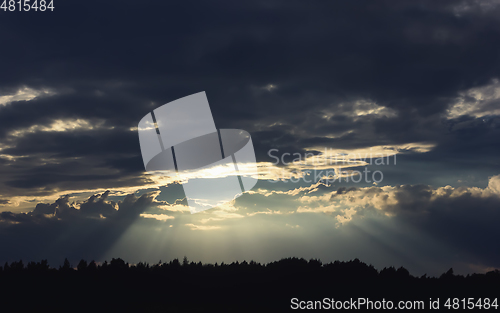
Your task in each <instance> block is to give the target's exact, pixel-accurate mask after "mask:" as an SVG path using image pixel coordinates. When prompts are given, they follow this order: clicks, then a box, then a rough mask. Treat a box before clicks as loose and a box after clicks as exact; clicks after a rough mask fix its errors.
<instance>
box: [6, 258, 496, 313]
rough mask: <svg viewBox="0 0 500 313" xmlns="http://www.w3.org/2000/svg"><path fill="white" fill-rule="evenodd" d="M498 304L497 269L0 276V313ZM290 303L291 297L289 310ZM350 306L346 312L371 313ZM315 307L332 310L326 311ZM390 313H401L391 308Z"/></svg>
mask: <svg viewBox="0 0 500 313" xmlns="http://www.w3.org/2000/svg"><path fill="white" fill-rule="evenodd" d="M498 297H500V272H499V271H498V270H497V271H493V272H489V273H487V274H473V275H469V276H466V277H464V276H457V275H453V271H452V270H450V271H448V272H447V273H445V274H443V275H441V276H440V277H438V278H434V277H432V278H431V277H426V276H422V277H413V276H411V275H410V273H409V272H408V271H407V270H406V269H404V268H399V269H395V268H392V267H391V268H385V269H383V270H381V271H377V270H376V269H375V268H373V267H372V266H369V265H366V264H364V263H362V262H360V261H359V260H357V259H356V260H353V261H349V262H338V261H336V262H334V263H328V264H322V263H321V262H319V261H317V260H310V261H306V260H304V259H297V258H289V259H283V260H280V261H277V262H273V263H269V264H267V265H261V264H258V263H255V262H250V263H247V262H242V263H232V264H220V265H217V264H216V265H213V264H201V263H192V262H191V263H189V262H187V260H186V259H185V260H184V261H183V262H179V261H178V260H173V261H171V262H169V263H159V264H155V265H148V264H143V263H139V264H137V265H129V264H127V263H125V262H124V261H123V260H121V259H113V260H111V262H110V263H107V262H105V263H104V264H102V265H96V264H95V263H94V262H91V263H89V264H87V262H85V261H81V262H80V264H78V267H77V268H76V269H73V268H71V266H70V264H69V262H67V261H66V262H65V265H64V266H63V267H60V268H59V269H53V268H49V265H48V264H47V262H46V261H42V262H37V263H35V262H30V263H29V264H27V265H24V264H23V263H22V262H14V263H11V264H6V265H5V266H3V267H2V268H1V271H0V312H41V311H44V312H45V311H46V312H104V311H107V312H282V311H297V310H292V307H297V306H298V305H301V306H302V307H303V308H306V307H308V305H309V308H311V307H312V306H313V305H316V308H319V305H320V303H323V302H324V301H326V302H328V301H330V300H331V299H332V298H333V299H334V300H335V301H338V300H342V301H357V300H358V298H368V299H369V300H370V301H373V302H374V304H373V305H374V306H376V305H377V304H379V305H380V304H381V303H382V301H383V300H384V299H385V301H389V300H390V301H392V302H393V305H394V306H397V305H398V301H405V304H407V305H412V306H415V305H416V304H415V302H413V301H415V300H419V301H423V305H424V307H423V308H421V309H420V310H419V311H421V312H428V311H438V310H437V309H434V310H431V309H430V303H429V301H430V298H431V300H433V301H435V300H436V299H438V298H439V301H440V302H439V308H440V310H439V311H450V312H458V311H464V310H463V307H462V306H463V305H465V306H467V305H468V306H469V307H470V306H471V305H472V304H471V303H470V301H469V298H474V300H473V303H474V308H473V309H470V310H467V311H468V312H484V311H486V312H489V311H493V312H495V311H499V310H500V307H498V308H495V306H491V305H490V306H488V307H489V308H488V309H485V308H486V306H485V305H483V304H484V303H485V302H489V303H490V304H493V305H494V302H493V301H494V299H495V298H498ZM292 298H297V299H296V300H294V301H295V303H296V304H293V303H292ZM325 298H326V300H324V299H325ZM351 298H353V300H351ZM448 298H452V299H453V298H457V299H459V301H460V302H459V306H460V307H459V308H458V309H448V308H447V307H446V306H445V302H446V300H447V299H448ZM485 298H488V299H489V300H484V299H485ZM462 299H465V300H462ZM478 299H482V300H481V303H478V302H477V301H478ZM299 301H304V302H301V303H299ZM307 301H316V302H307ZM376 301H379V302H378V303H375V302H376ZM451 301H453V300H451ZM497 301H498V300H497ZM462 302H464V303H465V304H463V303H462ZM356 304H357V307H355V308H352V309H351V310H349V311H357V310H361V309H365V310H368V311H375V310H374V309H373V308H370V307H368V306H366V305H365V306H363V307H361V306H360V305H359V303H358V302H356ZM450 304H453V302H450ZM478 304H481V305H482V308H479V307H478V306H477V305H478ZM367 305H368V304H367ZM388 305H389V304H388V303H387V302H386V306H388ZM434 305H436V304H435V302H434ZM322 308H323V309H324V310H325V311H331V310H332V309H331V308H330V309H328V305H323V306H322ZM452 308H453V307H452ZM47 309H50V311H47ZM308 311H309V310H308ZM334 311H340V310H334ZM377 311H381V310H377ZM382 311H383V310H382ZM390 311H393V312H402V310H398V309H396V308H394V309H393V310H390Z"/></svg>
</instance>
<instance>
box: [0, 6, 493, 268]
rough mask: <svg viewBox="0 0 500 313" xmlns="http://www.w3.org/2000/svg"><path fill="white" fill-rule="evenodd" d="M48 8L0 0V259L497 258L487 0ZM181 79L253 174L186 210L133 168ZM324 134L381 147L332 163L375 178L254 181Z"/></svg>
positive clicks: (329, 144)
mask: <svg viewBox="0 0 500 313" xmlns="http://www.w3.org/2000/svg"><path fill="white" fill-rule="evenodd" d="M54 7H55V10H54V11H53V12H50V11H46V12H9V11H7V12H4V11H2V10H0V38H1V41H0V42H1V45H0V60H1V61H2V63H1V66H0V150H1V151H0V186H1V187H0V212H3V213H0V251H2V253H1V254H0V262H4V261H13V260H16V259H20V258H22V259H23V260H26V261H31V260H35V261H36V260H40V259H42V258H48V259H49V261H50V262H51V263H52V264H54V265H56V264H59V263H61V262H62V261H63V260H64V258H65V257H68V258H69V259H70V260H71V261H72V262H73V263H75V264H76V262H77V261H78V260H79V259H81V258H85V259H88V260H90V259H95V260H96V261H104V259H106V258H107V259H109V258H111V257H122V258H124V259H126V260H127V261H129V262H132V263H133V262H138V261H148V262H156V261H158V259H162V260H169V259H173V258H175V257H178V258H182V257H183V256H184V255H186V256H188V257H189V258H190V259H193V260H195V261H199V260H200V261H203V262H216V261H217V262H221V261H225V262H230V261H233V260H243V259H246V260H250V259H254V260H257V261H261V262H268V261H273V260H276V259H279V258H281V257H289V256H298V257H305V258H313V257H314V258H321V260H323V261H333V260H336V259H341V260H347V259H352V258H356V257H358V258H360V259H361V260H362V261H365V262H367V263H372V264H374V265H375V266H377V267H380V268H382V267H384V266H391V265H394V266H401V265H402V266H405V267H407V268H409V269H410V271H411V272H412V273H416V274H423V273H429V274H437V273H440V272H443V271H445V270H447V269H448V268H450V267H452V266H453V267H454V268H455V269H456V270H457V271H458V272H459V273H469V272H484V271H487V270H489V269H492V268H498V267H500V248H499V247H498V244H497V242H498V238H499V237H500V230H498V227H497V223H498V222H500V176H499V175H500V162H499V158H498V155H499V153H500V145H499V144H500V136H499V135H500V3H499V2H498V1H493V0H487V1H456V0H453V1H446V0H443V1H430V0H429V1H290V0H287V1H285V0H283V1H274V0H271V1H269V0H267V1H246V2H242V1H179V2H165V1H161V2H160V1H140V2H138V1H127V0H125V1H120V2H115V1H108V2H105V3H103V1H92V0H91V1H85V2H70V1H64V2H63V1H57V0H55V1H54ZM200 91H205V92H206V94H207V97H208V100H209V103H210V108H211V111H212V115H213V118H214V120H215V123H216V125H217V127H218V128H237V129H244V130H246V131H248V132H249V133H250V134H251V136H252V140H253V143H254V146H255V150H256V151H255V152H256V157H257V162H258V165H259V169H260V170H261V176H260V180H259V183H258V184H257V186H256V187H255V188H254V189H253V190H252V191H251V192H247V193H245V194H244V195H243V196H241V197H240V198H237V199H236V200H234V201H232V202H231V203H228V204H227V205H224V206H222V207H219V208H215V209H211V210H207V211H205V212H202V213H199V214H193V215H191V214H190V213H189V209H188V208H187V206H186V201H185V199H184V193H183V190H182V186H181V185H179V184H177V183H174V182H172V180H168V179H165V180H162V179H159V178H158V177H154V176H151V175H149V174H148V173H146V172H145V170H144V165H143V162H142V158H141V152H140V147H139V141H138V135H137V124H138V122H139V120H140V119H141V118H142V117H143V116H144V115H145V114H147V113H148V112H150V111H152V110H154V109H155V108H157V107H159V106H161V105H163V104H165V103H167V102H170V101H173V100H176V99H178V98H181V97H184V96H187V95H190V94H194V93H197V92H200ZM325 148H326V149H328V150H327V151H329V152H328V153H332V155H333V154H335V155H339V153H345V154H350V155H357V154H362V155H365V154H366V153H382V154H390V155H392V156H394V155H396V157H397V163H396V164H393V163H391V164H384V165H375V164H371V165H370V164H357V165H354V164H351V165H349V166H346V167H345V169H346V170H359V171H362V170H363V169H365V168H366V169H368V170H371V171H372V172H373V171H375V170H380V171H381V172H382V173H383V180H381V181H380V182H378V183H377V184H373V182H366V181H365V180H363V181H361V182H359V183H354V182H352V181H350V182H345V181H336V182H333V183H326V182H325V181H320V182H319V183H318V180H312V181H310V182H306V181H305V180H300V181H299V182H297V183H290V182H283V181H282V182H279V183H273V182H270V181H269V179H270V178H273V177H281V178H284V177H285V176H286V175H287V174H289V173H291V172H292V171H298V173H301V172H302V173H303V172H304V171H307V170H313V169H316V170H317V169H318V168H317V167H314V166H312V165H311V162H309V161H312V160H313V159H314V157H310V156H309V158H306V155H305V154H306V153H307V152H310V153H312V154H315V155H317V154H318V153H321V152H323V151H324V149H325ZM270 149H276V150H273V151H275V152H274V155H279V156H281V155H282V154H283V153H291V154H293V153H296V154H297V155H301V156H303V158H304V161H306V162H305V163H304V164H302V165H297V164H288V165H285V164H277V165H273V164H272V162H273V161H274V159H273V158H272V157H270V156H269V151H270ZM328 153H326V154H324V155H323V157H328V155H327V154H328ZM320 157H321V156H320ZM291 159H292V158H289V159H287V161H291ZM308 162H309V163H308ZM368 163H369V162H368ZM327 168H330V169H331V168H332V166H325V167H323V168H321V169H327ZM276 175H277V176H276Z"/></svg>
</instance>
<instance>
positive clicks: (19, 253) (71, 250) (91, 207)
mask: <svg viewBox="0 0 500 313" xmlns="http://www.w3.org/2000/svg"><path fill="white" fill-rule="evenodd" d="M108 194H109V192H105V193H104V194H97V195H93V196H91V197H90V198H89V199H87V200H85V201H83V202H80V203H77V202H74V201H70V198H69V197H68V196H64V197H61V198H60V199H58V200H57V201H55V202H54V203H52V204H44V203H39V204H37V205H36V208H35V209H34V210H33V212H30V213H17V214H16V213H11V212H2V213H0V246H1V247H2V250H3V251H10V252H9V253H7V254H3V255H2V257H1V258H2V260H0V261H1V262H4V261H13V260H14V259H19V258H23V259H30V260H31V259H39V258H48V259H52V260H54V261H55V262H56V263H57V262H60V260H62V259H64V257H66V256H68V258H70V259H72V260H73V261H77V260H78V259H79V258H82V257H89V258H94V259H96V260H99V259H100V258H102V255H103V253H105V252H106V251H107V249H109V248H110V247H111V246H112V245H113V243H114V242H115V241H116V240H117V239H118V238H120V236H121V235H122V234H123V232H124V231H126V230H127V229H128V227H130V225H132V223H133V222H134V221H136V220H137V219H138V218H139V215H140V214H141V213H142V212H144V211H145V210H148V209H150V208H152V207H154V206H155V205H156V203H155V201H154V199H155V197H156V196H157V194H158V193H157V192H151V193H146V194H143V195H142V196H140V197H137V196H135V195H127V196H126V197H125V198H124V199H123V200H122V201H118V202H114V201H110V200H107V197H108ZM77 207H79V209H77ZM65 255H66V256H65Z"/></svg>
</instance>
